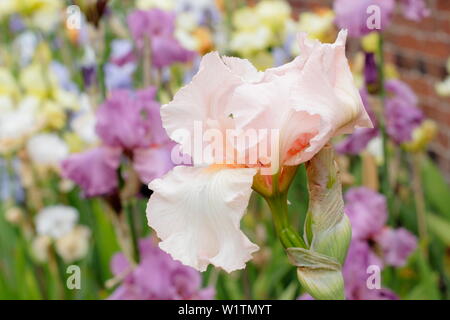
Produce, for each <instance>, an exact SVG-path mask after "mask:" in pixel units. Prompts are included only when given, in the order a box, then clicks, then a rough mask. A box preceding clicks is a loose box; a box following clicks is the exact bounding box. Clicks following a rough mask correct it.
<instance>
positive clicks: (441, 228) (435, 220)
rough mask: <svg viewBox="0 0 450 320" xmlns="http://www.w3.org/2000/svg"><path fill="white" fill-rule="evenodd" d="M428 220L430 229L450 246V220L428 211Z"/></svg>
mask: <svg viewBox="0 0 450 320" xmlns="http://www.w3.org/2000/svg"><path fill="white" fill-rule="evenodd" d="M427 222H428V227H429V228H430V231H431V232H432V233H433V234H434V235H435V236H436V237H437V238H438V239H439V240H441V241H442V242H443V243H444V244H445V245H447V246H450V222H449V221H448V220H447V219H445V218H442V217H439V216H437V215H435V214H432V213H428V215H427Z"/></svg>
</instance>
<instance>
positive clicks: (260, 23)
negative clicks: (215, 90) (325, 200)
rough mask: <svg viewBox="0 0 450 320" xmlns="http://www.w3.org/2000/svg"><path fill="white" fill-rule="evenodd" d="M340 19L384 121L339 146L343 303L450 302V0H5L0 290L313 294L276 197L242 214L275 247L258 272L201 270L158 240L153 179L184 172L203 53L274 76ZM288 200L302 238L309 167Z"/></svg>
mask: <svg viewBox="0 0 450 320" xmlns="http://www.w3.org/2000/svg"><path fill="white" fill-rule="evenodd" d="M356 3H358V5H356ZM370 4H379V5H380V6H382V8H383V15H382V17H383V19H386V20H383V27H382V29H381V30H375V31H373V32H371V30H366V27H365V20H366V18H367V17H366V8H367V6H369V5H370ZM74 5H75V6H76V7H70V6H74ZM385 6H386V7H385ZM387 7H389V10H388V9H385V8H387ZM384 10H385V11H384ZM346 12H347V13H349V14H350V18H348V16H347V17H346V16H345V13H346ZM340 15H343V16H344V17H342V16H340ZM355 25H356V27H355ZM342 28H349V31H350V34H349V37H348V41H347V56H348V59H349V65H350V67H351V70H352V72H353V76H354V79H355V84H356V85H357V86H358V88H359V89H360V93H361V96H362V97H363V101H364V105H365V107H366V110H367V111H368V112H369V113H370V114H371V115H372V119H373V120H374V123H375V126H376V128H375V129H373V130H372V129H362V130H360V131H357V132H355V134H353V135H351V136H347V137H339V138H337V139H335V140H333V144H334V145H335V147H336V150H337V157H336V159H337V162H338V164H339V168H340V170H341V178H342V185H343V193H344V199H345V212H346V214H347V215H348V216H349V217H350V220H351V222H352V225H353V238H352V242H351V245H350V249H349V254H348V258H347V261H346V263H345V265H344V267H343V275H344V279H345V283H346V288H345V292H346V298H347V299H352V300H361V299H435V300H438V299H442V300H445V299H449V298H450V188H449V185H448V183H449V181H450V148H449V146H450V60H449V58H450V1H448V0H423V1H422V0H416V1H413V0H335V1H332V0H290V1H284V0H261V1H257V0H136V1H134V0H126V1H125V0H124V1H119V0H110V1H107V0H76V1H69V0H67V1H64V0H29V1H25V0H23V1H17V0H0V201H1V206H0V299H108V298H109V299H143V300H145V299H186V300H188V299H287V300H294V299H310V298H311V297H309V296H308V295H306V294H305V292H304V290H303V289H302V288H301V286H300V285H299V282H298V280H297V276H296V270H295V268H294V267H293V266H291V265H290V264H289V261H288V259H287V257H286V254H285V252H284V250H283V248H282V246H281V245H280V243H279V239H278V238H277V236H276V235H275V232H274V228H273V222H272V219H271V213H270V210H269V208H268V207H267V205H266V204H265V202H264V201H263V200H262V199H261V197H259V196H258V195H256V194H254V195H253V196H252V198H251V201H250V205H249V208H248V210H247V214H246V215H245V216H244V218H243V220H242V229H243V230H244V232H245V234H246V235H248V237H249V238H250V239H251V240H252V241H253V242H255V243H256V244H258V246H260V248H261V249H260V251H258V252H257V253H256V254H255V255H254V256H253V259H252V260H251V261H250V262H249V263H248V264H247V267H246V269H245V270H242V271H237V272H233V273H231V274H227V273H226V272H224V271H223V270H219V269H215V268H212V267H209V268H208V270H207V271H206V272H204V273H200V272H197V271H196V270H194V269H192V268H190V267H186V266H183V265H182V264H181V263H179V262H177V261H174V260H173V259H172V258H171V257H170V256H169V255H167V254H166V253H165V252H163V251H162V250H160V249H159V248H158V239H157V238H156V236H155V234H154V232H153V231H152V230H151V229H150V228H149V227H148V226H147V219H146V205H147V202H148V199H149V198H150V197H151V196H152V191H151V190H149V189H148V187H147V185H148V183H149V182H151V181H153V180H154V179H156V178H160V177H162V176H163V175H164V174H165V173H166V172H167V171H169V170H170V169H171V168H172V167H173V166H174V164H173V163H172V162H171V160H170V151H171V149H172V148H173V147H174V143H173V142H172V141H170V139H169V138H168V137H167V135H166V133H165V131H164V130H163V128H162V126H161V119H160V115H159V108H160V106H161V105H163V104H166V103H168V102H169V101H171V99H172V98H173V95H174V94H175V93H176V92H177V91H178V90H179V89H180V88H181V87H183V86H184V85H186V84H187V83H189V82H190V81H191V80H192V77H193V75H195V74H196V72H197V71H198V67H199V63H200V60H201V57H202V56H203V55H205V54H206V53H208V52H211V51H218V52H219V53H221V54H223V55H228V56H237V57H240V58H245V59H249V60H250V61H251V62H252V63H253V64H254V65H255V67H256V68H257V69H259V70H261V71H264V70H265V69H267V68H271V67H276V66H280V65H283V64H285V63H287V62H289V61H292V60H293V59H294V58H295V57H297V56H298V55H301V54H302V52H300V50H299V48H298V45H297V42H296V35H297V33H299V32H306V33H308V35H309V37H310V38H312V39H316V40H319V41H321V42H324V43H333V42H334V41H335V39H336V36H337V33H338V31H339V29H342ZM381 40H383V41H381ZM382 57H384V58H385V59H382ZM124 137H125V138H124ZM288 198H289V216H290V219H291V223H292V226H293V228H294V229H296V230H297V231H298V232H299V233H300V234H302V233H303V229H304V222H305V215H306V212H307V210H308V190H307V183H306V172H305V167H304V166H303V165H302V166H300V168H299V171H298V174H297V176H296V178H295V180H294V182H293V185H292V187H291V189H290V191H289V197H288ZM373 265H375V266H377V267H378V268H379V270H380V271H381V274H380V276H381V278H380V279H381V288H378V289H371V288H369V287H368V286H367V279H368V275H369V274H368V271H367V270H368V267H370V266H373ZM71 266H72V267H73V266H75V267H77V268H78V269H77V268H75V269H70V267H71ZM70 270H72V271H70ZM73 270H75V273H73ZM76 270H79V277H78V278H77V277H75V278H74V277H71V276H73V275H75V276H76V275H77V274H76V272H77V271H76ZM68 281H69V283H70V285H68ZM299 303H300V302H299Z"/></svg>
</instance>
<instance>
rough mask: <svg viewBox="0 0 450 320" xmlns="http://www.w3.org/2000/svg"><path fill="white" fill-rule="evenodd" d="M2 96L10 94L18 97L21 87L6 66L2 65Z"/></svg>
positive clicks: (9, 95)
mask: <svg viewBox="0 0 450 320" xmlns="http://www.w3.org/2000/svg"><path fill="white" fill-rule="evenodd" d="M0 96H8V97H11V98H17V97H18V96H19V88H18V86H17V82H16V79H14V76H13V75H12V74H11V72H10V71H9V70H8V69H6V68H1V67H0Z"/></svg>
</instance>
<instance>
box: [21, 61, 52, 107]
mask: <svg viewBox="0 0 450 320" xmlns="http://www.w3.org/2000/svg"><path fill="white" fill-rule="evenodd" d="M19 81H20V84H21V86H22V88H23V89H24V90H25V91H26V92H28V93H29V94H31V95H33V96H35V97H37V98H39V99H45V98H47V97H48V96H49V91H50V90H49V87H50V79H49V78H48V73H47V72H46V70H44V67H43V66H42V65H40V64H37V63H32V64H30V65H28V66H26V67H25V68H24V69H22V72H21V73H20V75H19Z"/></svg>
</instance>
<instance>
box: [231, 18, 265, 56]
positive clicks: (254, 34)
mask: <svg viewBox="0 0 450 320" xmlns="http://www.w3.org/2000/svg"><path fill="white" fill-rule="evenodd" d="M272 38H273V34H272V32H271V31H270V29H269V28H267V27H265V26H260V27H259V28H258V29H257V30H255V31H238V32H234V33H233V34H232V36H231V43H230V48H231V49H232V50H233V51H235V52H236V53H238V54H239V55H241V56H242V57H245V58H247V57H248V56H251V55H253V54H254V53H255V52H258V51H262V50H266V49H267V48H268V47H269V46H270V45H271V43H272Z"/></svg>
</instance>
